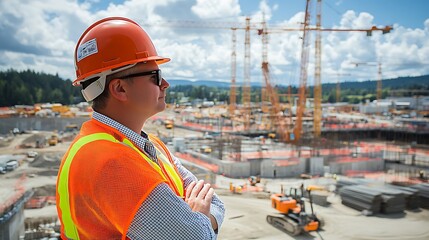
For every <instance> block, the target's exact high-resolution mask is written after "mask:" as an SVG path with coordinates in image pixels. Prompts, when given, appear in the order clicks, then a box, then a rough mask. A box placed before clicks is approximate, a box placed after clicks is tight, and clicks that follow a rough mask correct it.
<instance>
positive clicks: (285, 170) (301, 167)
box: [261, 158, 305, 178]
mask: <svg viewBox="0 0 429 240" xmlns="http://www.w3.org/2000/svg"><path fill="white" fill-rule="evenodd" d="M304 171H305V158H303V159H300V161H299V162H298V164H295V165H287V166H281V165H278V160H263V161H262V162H261V177H267V178H284V177H298V176H299V175H300V174H302V173H304Z"/></svg>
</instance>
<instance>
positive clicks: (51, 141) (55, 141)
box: [48, 134, 58, 146]
mask: <svg viewBox="0 0 429 240" xmlns="http://www.w3.org/2000/svg"><path fill="white" fill-rule="evenodd" d="M48 144H49V146H55V145H57V144H58V135H57V134H52V135H51V137H50V138H49V140H48Z"/></svg>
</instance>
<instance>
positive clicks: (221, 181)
mask: <svg viewBox="0 0 429 240" xmlns="http://www.w3.org/2000/svg"><path fill="white" fill-rule="evenodd" d="M313 5H314V6H313ZM312 6H313V7H314V11H312ZM321 11H322V10H321V0H317V1H314V2H313V1H311V0H307V1H306V10H305V19H304V21H303V24H302V28H297V29H295V28H290V29H288V28H286V29H285V28H276V27H272V28H269V27H267V24H266V22H265V20H264V21H262V22H257V23H256V22H252V21H251V19H250V18H246V22H245V23H240V24H235V25H233V26H226V24H219V23H216V24H207V23H204V22H199V23H198V22H194V23H190V22H187V23H186V24H187V25H186V27H194V28H215V29H218V28H223V29H225V28H226V29H230V30H231V32H232V48H231V82H230V89H229V93H230V94H229V101H228V103H213V102H207V101H204V100H203V99H200V101H194V102H181V101H179V100H177V101H175V102H174V103H171V104H168V106H167V109H166V110H165V111H164V112H162V113H159V114H157V115H155V116H153V117H152V118H150V119H149V121H148V122H146V125H145V128H144V131H145V132H147V133H153V134H156V135H157V136H159V137H160V139H161V140H162V141H163V142H165V143H166V145H167V146H168V148H169V150H170V151H171V152H172V153H173V154H174V155H175V156H176V157H178V158H179V159H180V160H181V161H182V164H183V165H184V166H185V167H186V168H188V169H189V170H190V171H191V172H192V173H194V174H195V175H196V176H197V177H198V178H199V179H204V180H205V181H206V182H209V183H211V184H212V186H214V188H215V192H216V194H217V195H219V197H220V199H221V200H222V201H223V202H224V203H225V208H226V215H225V220H224V222H223V224H222V227H221V228H220V230H219V235H218V239H225V240H233V239H267V240H268V239H356V240H358V239H398V240H399V239H416V240H418V239H421V240H423V239H429V228H428V227H427V226H428V223H429V177H428V174H429V118H428V116H429V94H428V93H424V92H417V93H416V94H414V95H413V96H412V97H395V96H393V95H392V96H390V97H387V98H383V97H382V90H383V86H382V79H383V74H382V71H383V68H382V66H383V65H382V64H383V63H382V61H381V60H380V61H378V62H353V63H351V64H354V65H355V66H356V67H358V66H359V67H361V68H365V67H366V68H374V67H375V68H377V73H378V75H377V76H376V77H377V84H376V87H377V88H376V100H375V101H373V102H368V103H359V104H350V103H345V102H340V98H339V95H340V91H341V89H340V81H339V82H338V83H337V84H336V91H337V102H336V103H322V82H323V81H322V76H323V74H322V72H323V70H322V67H321V66H322V59H321V56H322V55H321V41H322V37H321V33H322V32H324V31H326V32H327V31H339V32H361V33H362V34H364V35H366V36H368V37H370V36H371V35H372V34H373V33H374V34H375V33H376V32H380V33H382V34H389V33H390V31H394V29H393V27H391V26H385V27H376V26H374V27H371V28H368V29H365V28H362V29H327V28H323V27H322V24H321ZM169 24H170V25H171V24H173V27H174V24H176V25H175V26H176V27H183V25H184V24H183V23H180V22H177V23H169ZM255 31H256V32H257V35H258V37H259V38H260V39H257V40H258V41H262V50H263V51H262V53H260V54H262V58H261V59H262V62H261V65H260V69H261V74H262V79H263V83H262V87H261V93H260V94H261V98H260V99H258V101H252V98H251V80H250V76H251V74H250V72H251V64H250V61H251V57H250V56H251V53H252V54H259V53H255V52H252V51H251V38H250V36H251V32H255ZM291 31H299V32H301V33H302V35H301V36H302V45H301V48H302V51H301V65H300V74H299V86H298V87H297V92H295V93H293V92H292V91H291V90H290V89H291V87H289V90H290V91H289V92H288V93H286V94H281V93H279V92H278V90H277V87H276V86H274V85H273V84H272V81H271V76H270V74H271V70H270V63H269V60H268V51H267V47H268V44H269V41H268V36H269V35H270V34H278V33H283V32H291ZM238 32H240V33H244V36H245V37H244V43H243V44H244V56H243V58H244V69H243V73H244V74H243V79H242V80H241V81H237V79H236V72H237V65H236V58H237V51H236V48H237V45H238V43H237V39H236V34H237V33H238ZM310 36H314V37H315V39H311V38H310ZM252 40H253V41H256V40H255V39H252ZM313 41H314V45H312V42H313ZM310 49H314V55H313V54H311V53H310ZM310 57H312V58H314V77H312V79H314V82H313V83H311V85H312V90H313V91H314V92H313V93H312V94H311V95H312V96H313V97H312V98H310V97H309V96H310V94H309V83H308V77H309V76H308V72H309V69H308V68H309V59H310ZM167 94H168V93H167ZM425 94H426V95H425ZM238 96H241V97H242V98H241V99H237V98H238ZM72 108H73V107H66V106H62V107H61V106H58V105H56V106H54V108H53V107H52V106H46V107H45V108H44V109H41V108H39V109H37V106H35V107H29V109H25V110H22V111H20V112H19V113H17V112H11V111H8V112H7V115H4V116H3V117H2V118H1V123H0V136H1V138H0V173H1V174H0V179H1V180H0V239H60V234H59V231H60V222H59V220H58V216H57V208H56V206H55V202H56V201H55V189H56V187H55V185H56V182H57V174H58V169H59V167H60V163H61V159H62V157H63V155H64V154H65V152H66V151H67V149H68V147H69V146H70V144H71V142H72V141H73V139H74V138H75V136H76V135H77V133H78V131H79V129H80V126H81V124H82V123H83V122H85V121H87V120H88V119H89V118H90V116H91V112H90V110H88V108H89V109H90V107H88V106H87V105H85V106H84V109H85V110H82V109H83V108H80V110H82V111H80V110H79V111H80V113H78V112H79V111H78V110H76V111H74V112H70V109H72ZM74 108H76V109H77V107H76V106H74ZM41 110H44V112H45V114H46V112H47V113H49V114H50V113H52V114H54V115H55V116H58V117H46V116H45V115H43V116H41V115H40V114H41V112H39V111H41ZM37 112H39V116H37ZM82 113H84V114H82ZM23 115H25V116H26V117H22V116H23Z"/></svg>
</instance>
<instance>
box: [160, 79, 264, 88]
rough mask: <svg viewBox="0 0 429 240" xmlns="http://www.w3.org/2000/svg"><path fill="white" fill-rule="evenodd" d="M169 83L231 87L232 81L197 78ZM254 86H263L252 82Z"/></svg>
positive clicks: (172, 84) (174, 84)
mask: <svg viewBox="0 0 429 240" xmlns="http://www.w3.org/2000/svg"><path fill="white" fill-rule="evenodd" d="M168 83H170V86H172V87H174V86H186V85H192V86H207V87H221V88H229V87H230V85H231V83H229V82H221V81H214V80H196V81H190V80H182V79H180V80H175V79H172V80H168ZM241 84H242V83H237V86H241ZM250 85H251V86H252V87H260V86H262V83H256V82H252V83H251V84H250Z"/></svg>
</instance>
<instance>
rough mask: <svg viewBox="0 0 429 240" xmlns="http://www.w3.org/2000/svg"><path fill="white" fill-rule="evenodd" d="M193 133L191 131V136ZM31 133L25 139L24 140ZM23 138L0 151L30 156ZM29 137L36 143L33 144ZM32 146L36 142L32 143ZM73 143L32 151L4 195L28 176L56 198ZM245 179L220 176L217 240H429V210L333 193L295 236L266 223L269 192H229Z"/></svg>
mask: <svg viewBox="0 0 429 240" xmlns="http://www.w3.org/2000/svg"><path fill="white" fill-rule="evenodd" d="M186 134H192V132H186ZM25 135H26V136H25ZM25 135H19V136H17V137H16V138H15V139H13V140H12V141H11V143H10V144H9V145H8V146H7V147H3V148H0V153H2V154H6V153H25V152H26V151H28V149H17V148H15V146H18V145H19V144H22V142H24V141H30V140H32V139H35V138H34V137H32V136H30V135H27V134H25ZM28 137H32V139H30V140H28ZM30 142H31V141H30ZM69 144H70V142H63V143H60V144H58V145H56V146H54V147H46V148H44V149H30V150H35V151H37V152H39V156H38V157H37V158H35V159H28V161H26V162H25V163H24V164H23V165H21V166H20V167H18V169H16V170H14V171H13V172H9V173H7V174H4V175H0V190H1V191H0V192H2V193H3V192H4V191H7V190H8V189H9V190H10V189H12V191H13V188H11V186H14V184H15V183H16V181H17V180H18V179H19V177H20V176H21V175H22V173H27V180H26V181H25V182H24V183H23V184H24V186H25V187H26V188H27V189H30V188H38V190H37V191H38V194H45V193H46V194H49V195H50V194H51V193H52V192H53V191H54V186H55V183H56V171H57V170H58V167H59V163H60V161H61V157H62V155H63V154H64V152H65V151H66V150H67V147H68V146H69ZM245 181H246V180H245V179H228V178H225V177H222V176H218V177H217V180H216V185H217V186H218V187H219V188H220V189H218V190H216V191H217V194H218V195H219V196H220V198H221V200H222V201H223V202H224V203H225V208H226V215H225V219H224V222H223V224H222V227H221V229H220V232H219V236H218V239H224V240H233V239H267V240H268V239H322V240H323V239H326V240H327V239H329V240H331V239H355V240H373V239H374V240H375V239H381V240H384V239H386V240H387V239H389V240H391V239H394V240H396V239H397V240H399V239H410V240H411V239H416V240H420V239H421V240H423V239H429V228H428V226H429V210H427V209H419V210H418V211H405V212H404V213H402V214H389V215H382V214H379V215H375V216H364V215H362V213H361V212H359V211H356V210H353V209H351V208H348V207H346V206H344V205H342V204H341V200H340V198H339V197H338V196H337V195H334V194H331V195H330V196H329V198H328V200H329V201H330V202H331V205H330V206H328V207H321V206H317V205H315V206H314V207H315V212H316V213H317V214H318V215H319V216H321V217H323V218H324V220H325V226H324V228H323V229H322V230H321V231H319V232H312V233H310V234H303V235H300V236H297V237H292V236H290V235H288V234H287V233H285V232H283V231H280V230H278V229H276V228H274V227H272V226H271V225H269V224H268V223H267V222H266V216H267V215H268V214H275V213H276V211H275V210H274V209H272V208H271V204H270V200H269V199H268V196H269V193H265V194H264V193H258V194H250V195H249V194H242V195H239V194H232V193H230V192H229V189H228V188H229V183H230V182H233V183H234V184H243V183H244V182H245ZM301 181H302V180H299V179H276V180H273V179H262V183H261V185H262V186H261V188H264V189H265V190H267V191H270V192H278V191H279V190H280V186H281V185H283V186H293V185H297V184H299V183H300V182H301ZM329 181H332V179H325V180H323V179H321V180H319V182H317V184H324V183H326V182H328V183H329ZM24 214H25V216H27V217H31V218H35V217H36V218H37V217H38V216H40V217H51V216H52V217H55V216H56V214H57V213H56V208H55V207H53V206H49V207H45V208H42V209H31V210H30V209H28V210H25V213H24Z"/></svg>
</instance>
